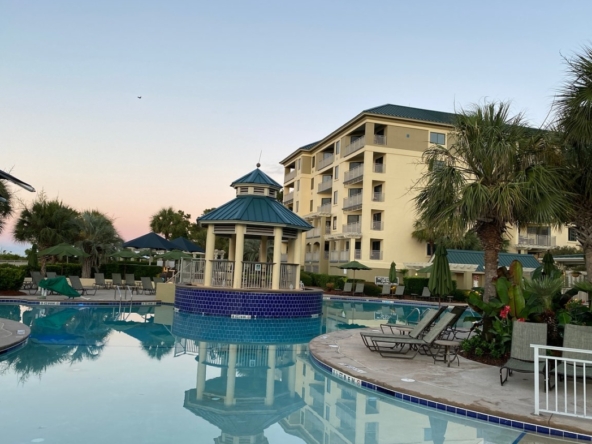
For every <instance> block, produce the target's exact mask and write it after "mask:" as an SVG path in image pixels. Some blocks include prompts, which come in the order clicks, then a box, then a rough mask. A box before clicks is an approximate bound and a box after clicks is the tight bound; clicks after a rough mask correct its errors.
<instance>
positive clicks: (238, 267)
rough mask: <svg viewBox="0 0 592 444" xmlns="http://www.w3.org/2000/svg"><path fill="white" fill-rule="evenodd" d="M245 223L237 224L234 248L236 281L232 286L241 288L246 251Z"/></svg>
mask: <svg viewBox="0 0 592 444" xmlns="http://www.w3.org/2000/svg"><path fill="white" fill-rule="evenodd" d="M246 228H247V227H246V226H245V225H237V226H236V229H235V232H236V240H235V246H234V247H235V248H234V283H233V285H232V288H241V284H242V283H241V280H242V278H243V255H244V253H245V231H246Z"/></svg>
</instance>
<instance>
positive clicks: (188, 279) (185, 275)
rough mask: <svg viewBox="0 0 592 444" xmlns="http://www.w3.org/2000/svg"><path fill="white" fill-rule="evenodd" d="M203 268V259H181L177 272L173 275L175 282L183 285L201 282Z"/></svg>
mask: <svg viewBox="0 0 592 444" xmlns="http://www.w3.org/2000/svg"><path fill="white" fill-rule="evenodd" d="M205 268H206V261H205V259H202V258H199V259H181V264H180V265H179V272H178V273H177V274H176V275H175V282H176V283H177V284H185V285H187V284H189V285H195V284H203V282H204V271H205Z"/></svg>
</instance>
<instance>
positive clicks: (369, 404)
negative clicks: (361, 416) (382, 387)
mask: <svg viewBox="0 0 592 444" xmlns="http://www.w3.org/2000/svg"><path fill="white" fill-rule="evenodd" d="M375 413H378V398H373V397H371V396H368V397H367V398H366V415H373V414H375Z"/></svg>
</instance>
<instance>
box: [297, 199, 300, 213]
mask: <svg viewBox="0 0 592 444" xmlns="http://www.w3.org/2000/svg"><path fill="white" fill-rule="evenodd" d="M299 203H300V202H298V201H297V202H296V213H298V209H299V207H300V206H299V205H298V204H299Z"/></svg>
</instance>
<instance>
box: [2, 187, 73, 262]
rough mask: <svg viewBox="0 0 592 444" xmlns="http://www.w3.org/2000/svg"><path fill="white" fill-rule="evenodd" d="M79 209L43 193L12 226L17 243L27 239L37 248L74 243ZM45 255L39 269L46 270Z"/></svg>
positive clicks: (24, 210)
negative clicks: (49, 198) (48, 198)
mask: <svg viewBox="0 0 592 444" xmlns="http://www.w3.org/2000/svg"><path fill="white" fill-rule="evenodd" d="M77 216H78V212H77V211H76V210H74V209H72V208H70V207H69V206H67V205H64V204H63V203H62V202H61V201H59V200H57V199H55V200H47V198H46V196H45V195H44V194H41V195H40V196H39V198H38V199H37V200H36V201H35V202H33V203H32V204H31V205H30V206H28V207H25V208H24V209H23V210H22V211H21V214H20V216H19V218H18V220H17V222H16V225H15V227H14V233H13V236H14V239H15V240H16V241H17V242H29V243H31V244H33V245H36V246H37V248H38V249H39V250H43V249H45V248H49V247H52V246H54V245H57V244H59V243H61V242H66V243H69V244H74V242H75V241H76V239H77V236H78V228H77V224H76V218H77ZM45 262H46V258H45V257H42V258H41V271H42V272H43V273H44V272H45Z"/></svg>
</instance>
